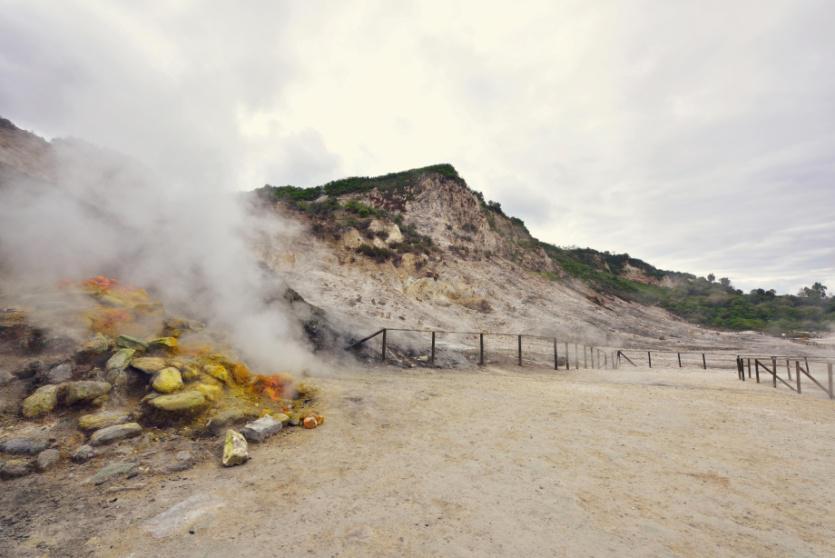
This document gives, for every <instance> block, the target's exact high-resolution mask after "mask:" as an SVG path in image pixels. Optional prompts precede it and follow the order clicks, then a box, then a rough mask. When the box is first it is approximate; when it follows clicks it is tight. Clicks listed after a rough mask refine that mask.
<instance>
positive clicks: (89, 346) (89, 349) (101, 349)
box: [79, 333, 110, 355]
mask: <svg viewBox="0 0 835 558" xmlns="http://www.w3.org/2000/svg"><path fill="white" fill-rule="evenodd" d="M109 348H110V339H108V338H107V336H106V335H104V334H102V333H97V334H96V335H95V337H92V338H90V339H88V340H87V341H85V342H84V344H82V345H81V349H80V350H79V352H81V353H91V354H96V355H99V354H102V353H106V352H107V350H108V349H109Z"/></svg>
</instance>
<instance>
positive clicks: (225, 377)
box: [203, 364, 231, 384]
mask: <svg viewBox="0 0 835 558" xmlns="http://www.w3.org/2000/svg"><path fill="white" fill-rule="evenodd" d="M203 372H205V373H206V374H208V375H209V376H211V377H212V378H214V379H216V380H220V381H221V382H223V383H224V384H229V383H230V382H231V378H230V376H229V371H228V370H227V369H226V367H225V366H222V365H220V364H207V365H205V366H204V367H203Z"/></svg>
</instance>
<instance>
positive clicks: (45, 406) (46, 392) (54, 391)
mask: <svg viewBox="0 0 835 558" xmlns="http://www.w3.org/2000/svg"><path fill="white" fill-rule="evenodd" d="M56 405H58V386H56V385H53V384H49V385H46V386H41V387H39V388H38V389H37V390H35V393H33V394H32V395H30V396H29V397H27V398H26V399H24V400H23V416H24V417H26V418H34V417H38V416H41V415H45V414H47V413H49V412H50V411H52V410H53V409H54V408H55V406H56Z"/></svg>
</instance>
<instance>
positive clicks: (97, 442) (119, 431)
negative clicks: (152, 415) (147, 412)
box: [90, 422, 142, 446]
mask: <svg viewBox="0 0 835 558" xmlns="http://www.w3.org/2000/svg"><path fill="white" fill-rule="evenodd" d="M141 433H142V427H141V426H139V425H138V424H137V423H135V422H128V423H125V424H116V425H113V426H108V427H106V428H102V429H101V430H96V431H95V432H93V435H92V436H90V445H91V446H103V445H105V444H111V443H113V442H116V441H119V440H124V439H125V438H133V437H134V436H139V434H141Z"/></svg>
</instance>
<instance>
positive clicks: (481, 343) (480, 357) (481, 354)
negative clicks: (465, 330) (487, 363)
mask: <svg viewBox="0 0 835 558" xmlns="http://www.w3.org/2000/svg"><path fill="white" fill-rule="evenodd" d="M478 364H479V366H484V334H483V333H479V334H478Z"/></svg>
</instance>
